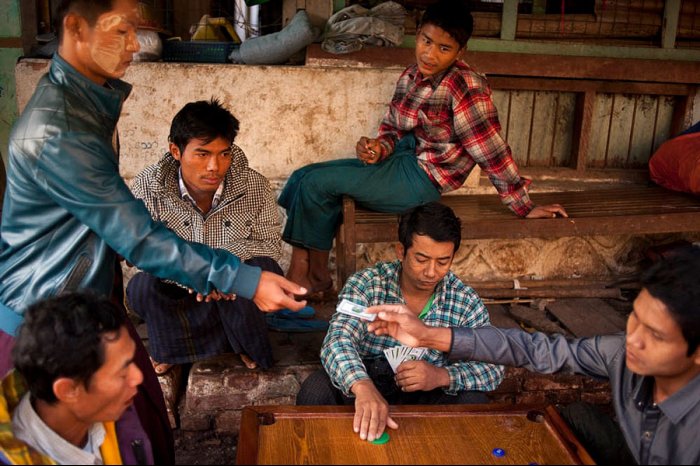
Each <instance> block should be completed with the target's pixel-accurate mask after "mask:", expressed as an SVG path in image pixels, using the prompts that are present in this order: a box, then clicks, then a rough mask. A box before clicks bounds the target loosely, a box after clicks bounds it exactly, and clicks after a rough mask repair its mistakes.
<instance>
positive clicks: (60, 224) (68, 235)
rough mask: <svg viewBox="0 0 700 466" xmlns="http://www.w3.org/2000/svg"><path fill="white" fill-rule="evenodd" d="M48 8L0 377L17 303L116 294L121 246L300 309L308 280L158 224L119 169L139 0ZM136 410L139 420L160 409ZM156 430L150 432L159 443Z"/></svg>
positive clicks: (11, 254)
mask: <svg viewBox="0 0 700 466" xmlns="http://www.w3.org/2000/svg"><path fill="white" fill-rule="evenodd" d="M54 18H55V19H56V24H57V26H58V27H57V30H58V32H59V49H58V53H57V54H56V56H54V60H53V63H52V65H51V69H50V71H49V73H48V74H47V75H45V76H44V77H43V78H42V79H41V81H40V82H39V84H38V85H37V88H36V91H35V92H34V95H33V96H32V98H31V100H30V101H29V103H28V104H27V106H26V108H25V109H24V112H23V113H22V115H21V116H20V118H19V120H18V121H17V123H16V125H15V127H14V128H13V131H12V134H11V136H10V145H9V167H8V185H7V190H6V194H5V199H4V208H3V212H2V227H1V229H0V239H1V241H0V376H2V375H4V374H5V372H6V371H7V369H8V366H9V364H8V361H9V358H8V354H9V351H10V348H11V346H12V335H13V334H14V332H15V330H16V328H17V326H18V325H19V324H20V323H21V322H22V314H23V312H24V310H25V309H26V308H27V307H28V306H29V305H31V304H32V303H33V302H35V301H37V300H39V299H41V298H45V297H49V296H53V295H57V294H59V293H61V292H63V291H75V290H81V289H91V290H94V291H95V292H98V293H100V294H102V295H105V296H109V295H111V294H112V293H113V292H116V293H121V291H122V288H121V283H117V285H116V286H115V273H116V272H117V270H118V267H116V266H115V265H116V264H117V259H118V257H119V256H121V257H123V258H125V259H126V260H127V261H128V262H130V263H132V264H134V265H136V266H137V267H139V268H140V269H141V270H145V271H147V272H150V273H151V274H153V275H155V276H158V277H161V278H164V279H169V280H173V281H176V282H178V283H180V284H182V285H184V286H186V287H188V288H190V289H192V290H194V291H196V292H197V293H199V294H201V295H202V296H214V297H219V296H221V295H231V294H236V295H240V296H243V297H246V298H252V299H253V300H254V301H255V303H256V304H257V305H258V307H259V308H260V309H261V310H265V311H272V310H277V309H281V308H291V309H293V310H299V309H300V308H301V307H303V306H304V305H305V302H297V301H295V300H294V298H293V295H295V294H296V295H303V294H304V293H305V292H306V290H305V289H303V288H301V287H299V286H297V285H296V284H294V283H292V282H289V281H287V280H285V279H284V278H283V277H281V276H279V275H276V274H273V273H271V272H261V270H260V269H259V268H257V267H250V266H248V265H246V264H243V263H242V262H241V261H240V260H239V259H238V258H237V257H235V256H233V255H232V254H230V253H228V252H226V251H224V250H214V249H211V248H209V247H207V246H205V245H203V244H196V243H190V242H187V241H184V240H182V239H180V238H179V237H178V236H177V235H176V234H175V233H173V232H171V231H170V230H168V229H167V228H166V227H164V226H163V225H162V224H160V223H157V222H154V221H153V220H152V218H151V215H150V214H149V212H148V210H147V209H146V208H145V206H144V205H143V203H142V202H141V201H139V200H137V199H135V198H134V197H133V195H132V194H131V191H130V190H129V188H128V187H127V186H126V184H125V183H124V181H123V179H122V178H121V176H120V174H119V166H118V155H117V151H116V149H115V146H116V145H118V138H117V137H116V125H117V121H118V119H119V115H120V112H121V109H122V104H123V102H124V100H125V99H126V98H127V96H128V95H129V92H130V90H131V86H130V85H128V84H127V83H125V82H123V81H120V80H119V78H121V77H122V76H123V75H124V73H125V72H126V69H127V68H128V66H129V65H130V63H131V61H132V58H133V54H134V53H136V52H138V50H139V45H138V41H137V39H136V27H137V25H138V22H139V13H138V2H137V0H99V1H91V2H86V1H81V0H63V1H62V2H60V5H59V7H58V10H57V14H55V15H54ZM132 330H133V329H132ZM136 340H137V341H139V342H140V340H139V339H138V338H136ZM139 346H140V348H139V351H138V352H137V353H138V354H137V359H138V360H139V361H141V359H143V361H142V362H143V364H140V366H141V367H140V368H141V370H142V371H143V372H144V375H145V377H146V379H145V381H144V384H142V385H143V386H144V387H146V390H148V387H149V386H152V390H151V392H150V397H149V396H145V398H149V399H148V400H147V401H146V402H144V405H145V406H148V405H149V404H150V407H151V408H153V407H156V408H158V410H160V411H162V414H163V416H165V410H164V404H163V400H162V393H160V387H159V385H158V382H157V380H156V378H155V374H154V373H153V369H152V367H151V365H150V363H149V361H148V356H147V354H146V352H145V349H144V348H143V346H142V345H139ZM149 380H151V382H153V383H151V384H149ZM136 406H137V409H138V408H139V406H140V405H139V402H138V400H137V401H136ZM160 408H162V410H161V409H160ZM144 409H146V408H144ZM139 411H140V412H139V414H140V415H141V420H142V422H143V423H144V424H148V422H153V419H154V418H157V416H153V415H148V414H143V413H144V411H143V410H139ZM144 419H145V420H144ZM164 419H165V420H164V422H162V423H161V424H162V425H161V426H160V428H161V429H159V428H158V427H154V431H155V433H156V435H157V434H158V431H159V430H163V431H165V432H167V434H166V438H165V441H164V443H165V447H164V450H168V448H169V449H170V453H172V448H171V446H172V438H171V437H170V439H168V438H167V437H168V435H169V424H168V422H167V416H166V417H165V418H164ZM147 421H148V422H147ZM146 429H147V430H148V427H146ZM149 435H151V432H149ZM157 440H158V439H153V438H152V442H153V444H154V450H156V449H157V447H158V441H157ZM168 444H169V446H168ZM154 453H155V459H156V462H157V463H160V462H172V461H173V458H172V457H168V452H167V451H165V452H164V453H163V456H160V457H159V454H158V452H157V451H154Z"/></svg>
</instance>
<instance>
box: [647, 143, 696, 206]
mask: <svg viewBox="0 0 700 466" xmlns="http://www.w3.org/2000/svg"><path fill="white" fill-rule="evenodd" d="M649 175H650V176H651V179H652V181H653V182H654V183H656V184H658V185H660V186H663V187H664V188H666V189H671V190H673V191H681V192H686V193H692V194H697V195H700V133H690V134H684V135H682V136H678V137H676V138H673V139H670V140H668V141H666V142H665V143H663V144H662V145H661V147H659V148H658V149H657V150H656V152H655V153H654V155H652V156H651V159H650V160H649Z"/></svg>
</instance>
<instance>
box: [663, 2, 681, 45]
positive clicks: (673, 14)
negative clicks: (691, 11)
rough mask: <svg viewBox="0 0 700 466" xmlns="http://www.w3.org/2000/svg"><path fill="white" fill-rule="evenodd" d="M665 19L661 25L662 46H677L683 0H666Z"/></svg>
mask: <svg viewBox="0 0 700 466" xmlns="http://www.w3.org/2000/svg"><path fill="white" fill-rule="evenodd" d="M664 3H665V5H664V21H663V25H662V27H661V47H662V48H664V49H673V48H675V47H676V36H677V35H678V20H679V18H680V12H681V0H666V2H664Z"/></svg>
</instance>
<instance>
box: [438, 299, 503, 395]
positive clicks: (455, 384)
mask: <svg viewBox="0 0 700 466" xmlns="http://www.w3.org/2000/svg"><path fill="white" fill-rule="evenodd" d="M461 298H462V299H456V300H454V301H453V303H454V306H455V307H456V308H461V309H460V312H459V315H460V316H461V317H460V321H459V326H461V327H469V328H477V327H484V326H487V325H490V324H491V320H490V319H489V313H488V310H487V309H486V306H485V305H484V303H483V301H481V298H479V296H478V295H477V294H476V292H474V290H472V289H471V288H468V287H467V288H465V290H464V295H463V296H461ZM445 369H447V373H448V374H449V376H450V386H449V387H448V388H447V389H445V391H446V392H447V393H455V392H458V391H461V390H479V391H492V390H495V389H496V388H498V385H500V383H501V381H502V380H503V374H504V371H505V370H504V367H503V366H500V365H497V364H487V363H483V362H478V361H457V362H454V363H452V364H450V365H448V366H446V367H445Z"/></svg>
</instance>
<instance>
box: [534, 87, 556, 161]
mask: <svg viewBox="0 0 700 466" xmlns="http://www.w3.org/2000/svg"><path fill="white" fill-rule="evenodd" d="M533 95H534V98H533V108H532V114H533V118H532V131H531V132H530V150H529V153H528V162H527V166H528V167H549V166H557V165H555V164H554V162H553V160H552V159H553V155H552V147H553V146H554V139H555V138H554V136H555V134H556V133H557V132H558V131H559V128H558V127H557V114H556V112H557V95H558V94H557V93H556V92H535V93H533Z"/></svg>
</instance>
